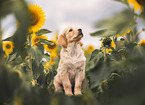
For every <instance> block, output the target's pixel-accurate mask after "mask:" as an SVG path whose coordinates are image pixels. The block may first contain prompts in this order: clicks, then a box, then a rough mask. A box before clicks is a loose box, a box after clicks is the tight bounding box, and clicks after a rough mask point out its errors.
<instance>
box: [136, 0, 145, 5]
mask: <svg viewBox="0 0 145 105" xmlns="http://www.w3.org/2000/svg"><path fill="white" fill-rule="evenodd" d="M136 1H137V2H138V3H139V4H141V5H143V4H145V1H144V0H136Z"/></svg>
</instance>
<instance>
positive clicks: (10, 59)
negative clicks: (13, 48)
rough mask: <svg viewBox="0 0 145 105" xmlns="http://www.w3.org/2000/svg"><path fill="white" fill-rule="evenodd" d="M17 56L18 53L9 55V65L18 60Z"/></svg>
mask: <svg viewBox="0 0 145 105" xmlns="http://www.w3.org/2000/svg"><path fill="white" fill-rule="evenodd" d="M16 56H17V53H16V52H15V53H13V54H10V55H9V58H8V60H7V63H10V62H12V61H13V60H15V59H16Z"/></svg>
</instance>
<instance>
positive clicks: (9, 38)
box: [2, 36, 13, 41]
mask: <svg viewBox="0 0 145 105" xmlns="http://www.w3.org/2000/svg"><path fill="white" fill-rule="evenodd" d="M12 40H13V36H10V37H8V38H6V39H3V40H2V41H12Z"/></svg>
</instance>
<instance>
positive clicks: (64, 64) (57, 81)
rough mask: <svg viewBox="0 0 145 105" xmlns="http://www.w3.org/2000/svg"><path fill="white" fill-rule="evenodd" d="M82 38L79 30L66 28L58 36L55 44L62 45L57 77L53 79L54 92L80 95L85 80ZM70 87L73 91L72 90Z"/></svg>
mask: <svg viewBox="0 0 145 105" xmlns="http://www.w3.org/2000/svg"><path fill="white" fill-rule="evenodd" d="M82 37H83V33H82V30H81V29H77V28H75V27H68V28H66V29H65V30H64V31H63V32H62V34H61V35H59V37H58V40H57V44H58V45H62V50H61V52H60V61H59V66H58V69H57V75H56V76H55V77H54V86H55V91H56V92H62V91H63V90H64V91H65V94H67V95H73V92H74V95H81V94H82V93H81V86H82V82H83V80H84V78H85V62H86V58H85V56H84V51H83V50H82V45H83V44H82V42H81V41H80V40H81V38H82ZM72 87H74V89H73V90H72Z"/></svg>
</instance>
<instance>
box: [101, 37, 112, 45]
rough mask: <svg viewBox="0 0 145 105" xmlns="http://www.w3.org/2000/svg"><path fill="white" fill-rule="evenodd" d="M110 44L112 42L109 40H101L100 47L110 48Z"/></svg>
mask: <svg viewBox="0 0 145 105" xmlns="http://www.w3.org/2000/svg"><path fill="white" fill-rule="evenodd" d="M111 42H112V40H111V39H110V38H106V39H103V41H102V45H101V46H102V47H111Z"/></svg>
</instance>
